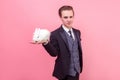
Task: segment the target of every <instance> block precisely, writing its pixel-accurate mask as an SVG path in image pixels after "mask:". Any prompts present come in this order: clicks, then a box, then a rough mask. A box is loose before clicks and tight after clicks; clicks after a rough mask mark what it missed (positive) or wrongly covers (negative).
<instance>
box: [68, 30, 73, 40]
mask: <svg viewBox="0 0 120 80" xmlns="http://www.w3.org/2000/svg"><path fill="white" fill-rule="evenodd" d="M68 32H69V33H70V37H71V38H72V39H73V37H72V32H71V31H70V30H69V31H68Z"/></svg>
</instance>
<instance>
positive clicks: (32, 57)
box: [0, 0, 120, 80]
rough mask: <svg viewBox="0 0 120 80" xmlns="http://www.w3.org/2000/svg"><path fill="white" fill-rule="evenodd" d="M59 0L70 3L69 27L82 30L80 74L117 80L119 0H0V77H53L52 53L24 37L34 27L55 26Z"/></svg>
mask: <svg viewBox="0 0 120 80" xmlns="http://www.w3.org/2000/svg"><path fill="white" fill-rule="evenodd" d="M64 4H67V5H72V6H73V7H74V10H75V21H74V27H75V28H77V29H80V30H81V33H82V47H83V59H84V68H83V73H82V74H81V76H80V79H81V80H120V62H119V61H120V1H119V0H0V80H57V79H56V78H54V77H52V71H53V66H54V60H55V58H53V57H50V56H49V55H48V53H47V52H46V51H45V50H44V48H43V47H42V46H41V45H33V44H30V43H29V41H31V40H32V35H33V32H34V29H35V28H36V27H40V28H46V29H48V30H50V31H53V30H54V29H56V28H58V27H59V26H60V24H61V21H60V19H59V16H58V14H57V11H58V8H59V7H61V6H62V5H64Z"/></svg>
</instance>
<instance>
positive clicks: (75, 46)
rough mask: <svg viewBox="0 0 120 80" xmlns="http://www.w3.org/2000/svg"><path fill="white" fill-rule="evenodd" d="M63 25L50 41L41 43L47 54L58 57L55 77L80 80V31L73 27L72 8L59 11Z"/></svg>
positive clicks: (63, 8)
mask: <svg viewBox="0 0 120 80" xmlns="http://www.w3.org/2000/svg"><path fill="white" fill-rule="evenodd" d="M58 13H59V16H60V19H61V21H62V22H63V23H62V25H61V26H60V27H59V28H58V29H56V30H55V31H53V32H51V36H50V40H49V41H48V40H47V41H41V42H39V41H38V43H42V44H43V46H44V48H45V49H46V50H47V52H48V53H49V54H50V55H51V56H53V57H57V58H56V60H55V66H54V72H53V76H55V77H56V78H58V79H59V80H79V74H80V73H81V72H82V66H83V62H82V49H81V38H80V35H81V33H80V31H79V30H77V29H74V28H73V27H72V24H73V19H74V10H73V8H72V6H66V5H65V6H62V7H61V8H60V9H59V11H58Z"/></svg>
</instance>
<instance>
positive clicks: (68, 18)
mask: <svg viewBox="0 0 120 80" xmlns="http://www.w3.org/2000/svg"><path fill="white" fill-rule="evenodd" d="M60 18H61V20H62V22H63V25H65V26H66V27H67V28H71V27H72V23H73V18H74V15H73V11H72V10H64V11H62V12H61V17H60Z"/></svg>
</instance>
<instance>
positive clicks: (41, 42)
mask: <svg viewBox="0 0 120 80" xmlns="http://www.w3.org/2000/svg"><path fill="white" fill-rule="evenodd" d="M48 42H49V40H42V41H31V42H30V43H31V44H44V45H46V44H47V43H48Z"/></svg>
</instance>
